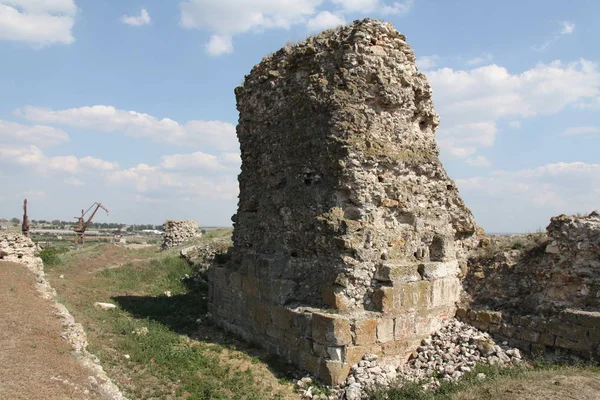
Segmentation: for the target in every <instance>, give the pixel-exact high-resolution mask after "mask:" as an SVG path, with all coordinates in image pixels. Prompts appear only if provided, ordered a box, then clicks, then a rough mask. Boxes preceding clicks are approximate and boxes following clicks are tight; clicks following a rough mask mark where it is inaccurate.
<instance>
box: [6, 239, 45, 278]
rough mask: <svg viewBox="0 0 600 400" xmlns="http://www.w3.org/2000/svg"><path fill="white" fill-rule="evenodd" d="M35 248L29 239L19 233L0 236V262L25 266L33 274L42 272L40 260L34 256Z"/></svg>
mask: <svg viewBox="0 0 600 400" xmlns="http://www.w3.org/2000/svg"><path fill="white" fill-rule="evenodd" d="M36 250H37V247H36V245H35V243H33V242H32V241H31V239H29V238H27V237H25V236H23V235H21V234H20V233H2V234H0V260H2V261H10V262H14V263H18V264H25V265H26V266H27V267H29V269H31V270H32V271H34V272H40V271H42V270H43V263H42V259H41V258H39V257H38V256H37V255H36Z"/></svg>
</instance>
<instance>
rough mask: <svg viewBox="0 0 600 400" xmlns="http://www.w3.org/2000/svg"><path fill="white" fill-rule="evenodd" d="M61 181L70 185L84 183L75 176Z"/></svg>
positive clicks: (81, 184)
mask: <svg viewBox="0 0 600 400" xmlns="http://www.w3.org/2000/svg"><path fill="white" fill-rule="evenodd" d="M63 182H64V183H66V184H67V185H71V186H83V185H85V183H84V182H82V181H80V180H79V179H77V178H73V177H71V178H67V179H65V180H64V181H63Z"/></svg>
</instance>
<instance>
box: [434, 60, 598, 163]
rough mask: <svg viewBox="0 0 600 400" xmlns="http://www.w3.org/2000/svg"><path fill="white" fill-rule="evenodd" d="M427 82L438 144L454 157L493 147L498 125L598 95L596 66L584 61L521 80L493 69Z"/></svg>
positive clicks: (541, 67)
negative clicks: (436, 118) (435, 114)
mask: <svg viewBox="0 0 600 400" xmlns="http://www.w3.org/2000/svg"><path fill="white" fill-rule="evenodd" d="M427 76H428V78H429V81H430V82H431V84H432V86H433V88H434V101H435V105H436V109H437V111H438V113H439V114H440V117H441V125H440V129H439V130H438V136H437V138H438V142H439V144H440V147H441V148H442V150H443V151H446V152H449V153H450V154H452V155H454V156H459V157H467V156H470V155H472V154H473V153H475V152H476V151H477V149H478V148H480V147H490V146H492V145H493V144H494V139H495V135H496V134H497V132H498V129H497V126H496V124H497V122H498V121H499V120H502V119H508V118H511V119H512V118H515V117H517V118H525V117H533V116H537V115H550V114H554V113H557V112H559V111H561V110H563V109H564V108H565V107H567V106H569V105H572V104H577V103H580V102H582V101H583V100H585V99H587V98H593V97H596V96H598V94H599V93H600V71H599V69H598V64H597V63H595V62H591V61H587V60H584V59H581V60H579V61H577V62H572V63H564V62H562V61H559V60H557V61H554V62H551V63H549V64H538V65H536V66H535V67H533V68H531V69H529V70H527V71H525V72H523V73H520V74H513V73H510V72H508V70H507V69H506V68H504V67H501V66H498V65H495V64H494V65H487V66H483V67H479V68H475V69H472V70H453V69H451V68H442V69H438V70H435V71H430V72H428V74H427Z"/></svg>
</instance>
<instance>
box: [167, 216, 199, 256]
mask: <svg viewBox="0 0 600 400" xmlns="http://www.w3.org/2000/svg"><path fill="white" fill-rule="evenodd" d="M163 232H164V233H163V243H162V246H161V248H162V249H163V250H167V249H170V248H171V247H175V246H179V245H180V244H183V243H185V242H187V241H189V240H190V239H192V238H193V237H195V236H196V235H198V233H197V232H198V223H197V222H196V221H192V220H167V221H165V223H164V224H163Z"/></svg>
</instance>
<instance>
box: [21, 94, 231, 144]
mask: <svg viewBox="0 0 600 400" xmlns="http://www.w3.org/2000/svg"><path fill="white" fill-rule="evenodd" d="M16 114H17V115H19V116H23V117H25V118H27V119H29V120H32V121H36V122H45V123H52V124H57V125H66V126H73V127H79V128H85V129H90V130H96V131H102V132H115V131H122V132H124V133H125V134H126V135H128V136H133V137H138V138H142V137H146V138H151V139H153V140H155V141H159V142H167V143H173V144H178V145H182V146H193V147H196V148H198V147H202V148H204V147H211V148H216V149H219V150H223V151H232V150H237V149H238V147H239V146H238V141H237V138H236V135H235V126H234V125H232V124H230V123H227V122H221V121H199V120H192V121H188V122H186V123H185V124H179V123H178V122H177V121H174V120H172V119H169V118H163V119H158V118H156V117H153V116H151V115H149V114H145V113H139V112H137V111H125V110H119V109H117V108H115V107H112V106H103V105H96V106H91V107H80V108H71V109H67V110H57V111H54V110H49V109H46V108H38V107H31V106H28V107H25V108H24V109H23V110H17V111H16Z"/></svg>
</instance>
